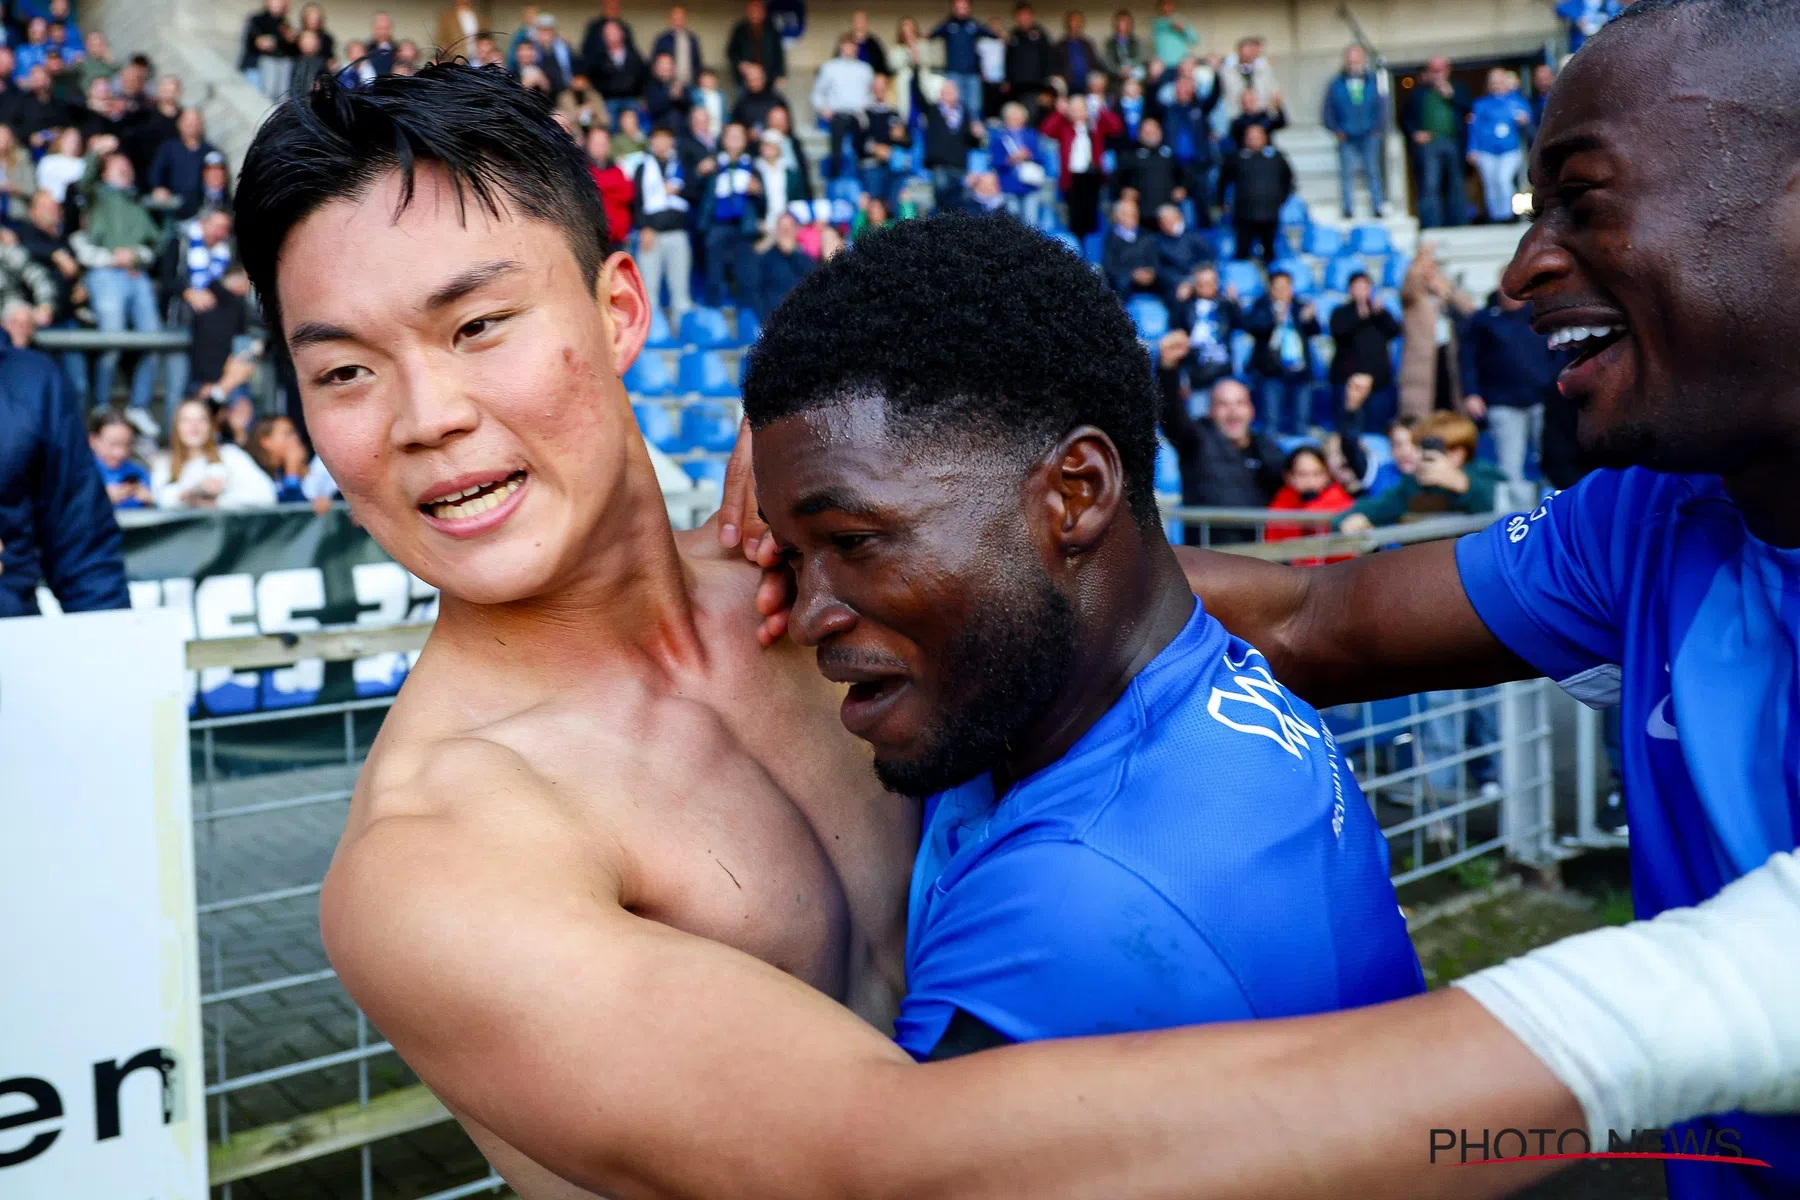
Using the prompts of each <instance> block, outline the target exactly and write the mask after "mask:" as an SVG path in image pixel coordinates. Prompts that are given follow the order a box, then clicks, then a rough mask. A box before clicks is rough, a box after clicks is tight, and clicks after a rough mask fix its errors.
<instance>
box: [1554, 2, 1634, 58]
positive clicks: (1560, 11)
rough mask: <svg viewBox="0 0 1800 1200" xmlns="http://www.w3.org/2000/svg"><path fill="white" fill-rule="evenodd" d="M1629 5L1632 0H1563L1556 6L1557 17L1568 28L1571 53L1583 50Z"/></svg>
mask: <svg viewBox="0 0 1800 1200" xmlns="http://www.w3.org/2000/svg"><path fill="white" fill-rule="evenodd" d="M1629 3H1631V0H1623V3H1621V0H1562V3H1560V4H1558V5H1557V6H1556V15H1557V16H1559V17H1561V18H1562V19H1563V24H1564V25H1566V26H1567V27H1568V30H1569V53H1570V54H1573V53H1575V52H1576V51H1577V50H1579V49H1581V45H1582V43H1583V42H1585V41H1587V40H1588V39H1589V38H1591V37H1593V36H1594V35H1595V34H1596V33H1599V32H1600V30H1601V29H1602V28H1603V27H1604V26H1605V25H1606V23H1607V22H1608V21H1610V20H1612V19H1613V18H1614V17H1616V16H1618V15H1619V14H1620V13H1621V12H1623V11H1624V6H1625V4H1629Z"/></svg>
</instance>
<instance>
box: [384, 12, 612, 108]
mask: <svg viewBox="0 0 1800 1200" xmlns="http://www.w3.org/2000/svg"><path fill="white" fill-rule="evenodd" d="M531 42H532V45H534V46H536V47H537V55H538V65H539V66H540V67H542V68H544V73H545V74H547V75H549V76H550V86H551V88H552V90H554V91H557V92H560V91H562V90H563V89H564V88H566V87H568V86H569V81H570V80H572V79H574V78H575V73H576V68H577V66H579V65H581V64H578V63H577V62H576V58H575V51H574V50H573V49H571V48H570V46H569V42H568V39H567V38H564V37H563V36H562V35H561V34H559V33H557V32H556V14H554V13H539V14H538V16H537V20H536V21H535V22H533V24H532V31H531ZM401 45H402V47H404V46H405V45H406V43H401ZM636 52H637V51H636V49H635V48H634V49H633V51H632V53H634V54H635V53H636ZM639 61H640V62H642V61H643V60H642V59H641V58H640V59H639Z"/></svg>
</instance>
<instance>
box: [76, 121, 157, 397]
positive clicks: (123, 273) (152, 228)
mask: <svg viewBox="0 0 1800 1200" xmlns="http://www.w3.org/2000/svg"><path fill="white" fill-rule="evenodd" d="M96 141H97V142H98V143H99V145H98V146H97V147H93V148H90V150H91V152H90V154H89V160H90V162H89V167H88V177H87V179H86V180H85V181H84V182H85V183H86V184H87V186H88V189H89V190H88V193H87V196H88V223H87V224H88V227H87V228H86V229H84V230H80V231H77V232H76V233H75V234H74V235H73V236H72V237H71V238H70V239H69V241H70V246H71V248H72V249H73V250H74V252H75V258H76V260H77V261H78V262H80V263H81V265H82V266H83V267H84V268H86V269H87V279H86V282H87V290H88V295H89V297H90V298H91V299H92V301H93V305H94V315H95V317H96V318H97V319H98V321H99V325H100V328H101V330H102V331H104V332H106V333H122V332H124V331H125V329H126V328H127V326H128V325H129V327H130V328H131V329H133V330H135V331H137V332H139V333H155V332H157V331H158V330H160V329H161V328H162V320H161V318H160V317H159V316H158V315H157V303H156V291H155V289H154V288H153V287H152V286H151V283H150V276H149V274H148V268H149V267H150V265H151V264H152V263H153V262H155V261H156V254H157V250H158V249H159V248H160V247H161V245H162V231H161V230H160V229H159V228H158V227H157V224H156V221H155V220H154V219H153V218H152V217H151V216H150V214H149V212H148V211H146V210H145V208H144V206H143V205H142V204H141V203H139V202H138V198H137V192H136V188H135V186H134V184H135V177H134V175H133V172H132V169H131V160H130V159H129V158H126V157H125V156H124V155H123V154H121V153H119V152H118V150H117V148H116V142H115V141H114V140H113V139H111V138H107V137H102V138H98V139H96ZM157 362H158V356H157V355H156V354H152V353H146V354H144V355H142V356H140V357H139V359H138V364H137V370H136V373H135V374H134V375H133V376H132V381H131V400H130V403H131V407H132V408H134V409H137V410H139V411H140V412H147V411H148V409H149V406H150V395H151V392H152V391H153V390H154V389H155V387H156V370H157ZM118 369H119V351H117V350H109V351H107V352H106V353H104V354H102V355H101V356H100V359H99V362H98V363H97V364H96V366H95V368H94V399H95V402H96V403H99V404H107V403H110V402H111V400H112V383H113V375H114V373H115V372H116V371H117V370H118Z"/></svg>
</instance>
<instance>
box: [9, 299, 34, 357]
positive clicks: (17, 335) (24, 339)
mask: <svg viewBox="0 0 1800 1200" xmlns="http://www.w3.org/2000/svg"><path fill="white" fill-rule="evenodd" d="M0 331H4V332H5V334H6V340H7V341H8V342H9V343H11V345H12V347H13V349H15V350H24V349H27V348H28V347H30V345H31V339H32V338H33V337H35V336H36V335H37V315H36V313H35V312H34V311H33V310H32V307H31V302H30V301H29V300H26V299H25V298H24V297H23V296H20V295H16V294H15V295H9V296H7V297H5V299H3V300H0Z"/></svg>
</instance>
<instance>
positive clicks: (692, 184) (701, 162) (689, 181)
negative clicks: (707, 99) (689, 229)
mask: <svg viewBox="0 0 1800 1200" xmlns="http://www.w3.org/2000/svg"><path fill="white" fill-rule="evenodd" d="M675 152H676V153H677V154H678V155H680V157H681V177H682V179H683V180H684V181H685V182H686V185H687V202H688V211H689V212H691V213H693V214H694V215H695V217H696V218H697V217H698V216H699V214H700V210H701V206H702V204H703V203H704V201H705V194H706V193H705V186H706V184H707V182H708V181H709V178H710V176H711V174H712V172H713V171H715V170H717V169H718V165H719V163H718V154H719V139H718V138H717V137H716V136H715V135H714V134H713V126H712V119H711V118H710V117H708V116H707V115H706V110H705V109H704V108H702V107H700V106H699V105H695V106H694V107H693V108H690V109H688V119H687V131H686V132H684V133H683V134H682V135H681V137H680V138H678V139H677V140H676V142H675Z"/></svg>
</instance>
